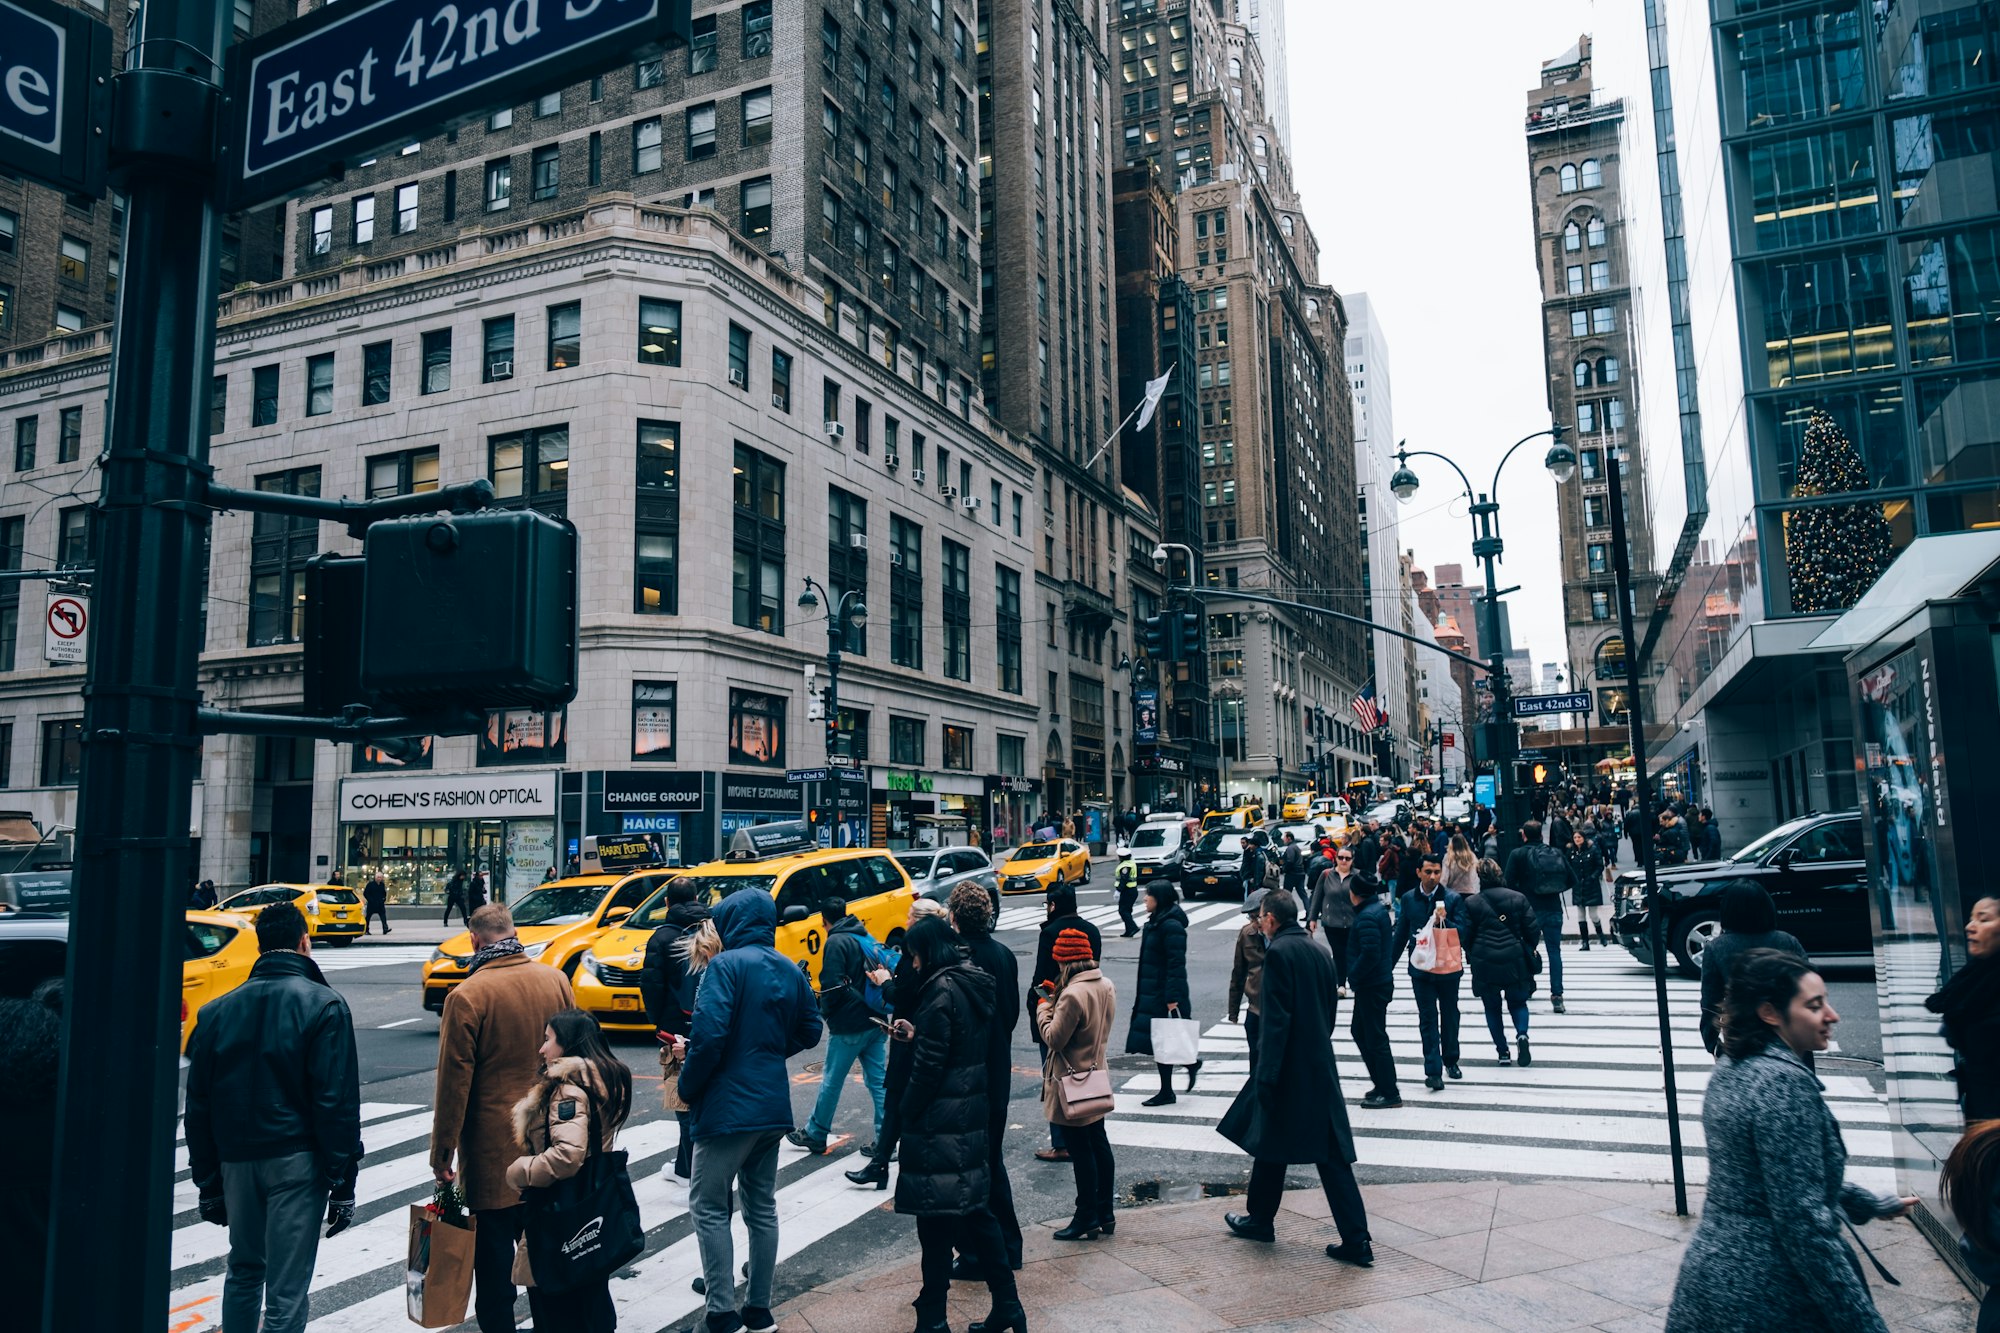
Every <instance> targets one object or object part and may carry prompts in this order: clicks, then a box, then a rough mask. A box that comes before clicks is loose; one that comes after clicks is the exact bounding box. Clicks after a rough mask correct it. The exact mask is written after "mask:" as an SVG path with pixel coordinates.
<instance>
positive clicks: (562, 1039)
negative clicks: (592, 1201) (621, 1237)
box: [507, 1009, 632, 1333]
mask: <svg viewBox="0 0 2000 1333" xmlns="http://www.w3.org/2000/svg"><path fill="white" fill-rule="evenodd" d="M631 1113H632V1071H631V1070H630V1069H627V1068H626V1067H625V1063H624V1061H622V1060H620V1059H619V1058H618V1057H617V1056H616V1055H614V1054H613V1053H612V1051H611V1048H610V1046H608V1045H606V1044H605V1041H604V1033H603V1031H602V1030H601V1029H599V1028H598V1026H597V1020H596V1019H594V1018H592V1017H591V1016H590V1015H589V1014H587V1013H585V1012H584V1011H583V1010H581V1009H565V1010H563V1011H562V1012H561V1013H559V1014H557V1015H556V1016H555V1017H553V1018H551V1019H550V1020H549V1022H548V1026H547V1027H546V1028H544V1029H543V1032H542V1069H541V1076H540V1077H539V1078H538V1079H537V1080H536V1081H535V1085H534V1086H533V1087H531V1088H529V1089H528V1094H527V1095H526V1096H525V1097H523V1098H521V1100H520V1101H518V1102H516V1103H515V1104H514V1137H515V1139H516V1140H517V1141H518V1142H519V1144H520V1147H521V1151H522V1155H521V1156H520V1157H517V1158H515V1159H514V1161H513V1163H512V1164H511V1165H510V1166H508V1168H507V1183H508V1185H510V1186H512V1187H513V1188H514V1189H517V1190H519V1189H534V1188H546V1187H548V1186H550V1185H553V1184H555V1183H556V1182H557V1181H559V1180H568V1179H569V1178H570V1177H571V1176H574V1175H575V1174H576V1173H577V1172H579V1171H581V1170H582V1169H583V1164H584V1162H585V1161H587V1160H588V1159H589V1157H590V1154H591V1153H593V1152H605V1151H608V1150H609V1149H610V1147H611V1144H612V1140H613V1139H615V1138H616V1137H617V1136H618V1128H619V1126H620V1125H623V1124H624V1123H625V1119H626V1117H627V1116H629V1115H630V1114H631ZM593 1140H594V1142H593ZM514 1281H515V1283H516V1284H518V1285H520V1286H523V1287H526V1288H527V1289H528V1306H529V1309H530V1310H532V1311H533V1313H534V1317H535V1327H536V1328H538V1329H546V1330H548V1333H611V1331H612V1330H613V1329H615V1328H617V1327H618V1312H617V1310H616V1309H614V1308H613V1307H612V1304H611V1280H610V1278H609V1276H606V1277H604V1278H601V1279H599V1280H598V1281H596V1282H592V1283H586V1284H584V1285H582V1286H580V1287H575V1288H572V1289H571V1290H569V1291H565V1292H562V1293H560V1294H557V1293H554V1292H545V1291H542V1290H541V1289H540V1288H538V1287H536V1286H535V1275H534V1272H533V1270H532V1269H530V1267H529V1265H528V1247H527V1246H526V1245H522V1246H520V1247H519V1248H518V1249H517V1250H516V1251H515V1253H514Z"/></svg>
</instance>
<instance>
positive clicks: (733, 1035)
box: [680, 889, 820, 1333]
mask: <svg viewBox="0 0 2000 1333" xmlns="http://www.w3.org/2000/svg"><path fill="white" fill-rule="evenodd" d="M712 919H713V921H714V922H715V929H716V931H717V933H719V934H720V935H721V936H722V952H721V953H719V954H717V955H716V956H715V958H714V959H713V960H712V961H711V962H710V963H709V965H708V967H707V968H706V969H705V970H704V971H703V972H702V975H701V984H700V988H699V990H697V992H696V994H695V1003H694V1014H693V1016H692V1017H691V1018H690V1019H689V1022H688V1035H687V1054H686V1057H685V1059H684V1060H683V1062H682V1065H681V1084H680V1090H681V1096H682V1097H683V1098H684V1099H685V1100H686V1101H687V1103H688V1105H689V1107H691V1108H692V1109H691V1110H690V1111H689V1113H688V1116H689V1128H690V1132H691V1133H692V1134H693V1135H694V1176H693V1178H692V1180H690V1182H689V1184H688V1212H689V1213H690V1214H691V1215H692V1217H693V1218H694V1234H695V1243H696V1244H697V1245H698V1246H699V1247H700V1249H701V1269H702V1277H703V1280H704V1282H705V1283H706V1285H707V1288H708V1291H707V1295H708V1329H709V1333H736V1330H738V1329H742V1328H745V1327H748V1328H750V1329H751V1330H753V1333H761V1331H762V1330H768V1329H771V1328H775V1327H776V1324H775V1323H774V1322H773V1320H772V1318H771V1279H772V1276H773V1273H774V1272H775V1270H776V1268H777V1266H778V1197H777V1191H778V1145H779V1144H781V1143H783V1142H784V1139H785V1135H787V1134H789V1133H790V1132H791V1131H792V1084H791V1078H790V1075H789V1074H788V1073H787V1071H786V1069H785V1061H787V1060H789V1059H790V1058H791V1057H792V1056H794V1055H797V1054H798V1053H799V1052H800V1051H804V1050H809V1049H811V1048H812V1047H814V1046H817V1045H818V1044H819V1037H820V1018H819V1005H818V1003H817V1002H816V1001H815V1000H814V999H813V992H812V986H811V984H810V983H809V982H808V981H807V980H806V974H805V973H804V971H802V970H801V969H800V968H799V966H798V965H797V964H795V963H793V962H792V961H791V960H790V959H788V958H786V957H785V956H784V955H783V954H781V953H779V952H778V951H777V949H776V948H775V947H773V945H774V942H775V940H776V939H777V934H778V907H777V904H776V903H775V902H774V901H772V898H771V894H770V892H769V890H764V889H740V890H738V891H737V892H735V893H732V894H730V895H729V896H728V897H727V898H724V899H723V900H722V901H721V902H720V903H718V904H717V905H716V907H715V910H714V913H713V915H712ZM732 1184H734V1185H735V1187H736V1191H737V1199H738V1202H739V1203H740V1205H741V1207H742V1209H743V1225H744V1227H745V1228H746V1229H747V1230H748V1231H749V1233H750V1285H749V1289H748V1290H747V1291H746V1292H745V1295H744V1302H743V1311H742V1314H741V1316H739V1315H738V1314H737V1309H736V1249H735V1245H734V1244H733V1243H732V1240H731V1237H730V1234H729V1191H730V1186H731V1185H732Z"/></svg>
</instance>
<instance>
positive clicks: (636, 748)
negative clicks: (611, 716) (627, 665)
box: [632, 680, 675, 760]
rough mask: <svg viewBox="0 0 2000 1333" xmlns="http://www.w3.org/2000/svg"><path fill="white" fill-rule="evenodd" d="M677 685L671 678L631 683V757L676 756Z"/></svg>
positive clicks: (666, 757) (669, 757)
mask: <svg viewBox="0 0 2000 1333" xmlns="http://www.w3.org/2000/svg"><path fill="white" fill-rule="evenodd" d="M674 694H675V687H674V684H673V682H671V681H646V680H640V681H634V682H633V683H632V757H633V758H634V759H661V760H671V759H672V758H673V757H674V709H675V698H674Z"/></svg>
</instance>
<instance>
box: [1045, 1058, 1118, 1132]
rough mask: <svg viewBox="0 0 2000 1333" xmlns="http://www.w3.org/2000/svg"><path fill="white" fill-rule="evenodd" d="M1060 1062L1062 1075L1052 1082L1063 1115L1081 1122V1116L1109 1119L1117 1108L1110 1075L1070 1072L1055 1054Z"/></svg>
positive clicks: (1104, 1071)
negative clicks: (1114, 1107)
mask: <svg viewBox="0 0 2000 1333" xmlns="http://www.w3.org/2000/svg"><path fill="white" fill-rule="evenodd" d="M1054 1054H1055V1057H1056V1059H1057V1060H1059V1061H1061V1062H1062V1066H1063V1072H1062V1074H1061V1075H1060V1076H1059V1077H1058V1078H1057V1079H1056V1100H1057V1101H1058V1102H1060V1103H1061V1104H1062V1109H1063V1114H1064V1115H1067V1116H1073V1117H1076V1118H1078V1119H1081V1118H1082V1117H1084V1116H1092V1115H1109V1114H1110V1113H1111V1108H1112V1107H1113V1106H1115V1105H1116V1104H1117V1098H1115V1097H1114V1096H1112V1094H1111V1071H1110V1070H1108V1069H1071V1068H1070V1067H1069V1061H1067V1060H1064V1059H1063V1057H1062V1054H1061V1053H1060V1052H1055V1053H1054Z"/></svg>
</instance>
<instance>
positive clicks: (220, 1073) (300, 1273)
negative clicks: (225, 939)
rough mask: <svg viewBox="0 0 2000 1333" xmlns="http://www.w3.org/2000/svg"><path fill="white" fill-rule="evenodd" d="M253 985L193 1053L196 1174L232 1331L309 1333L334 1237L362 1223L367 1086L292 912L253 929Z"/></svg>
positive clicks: (223, 1001)
mask: <svg viewBox="0 0 2000 1333" xmlns="http://www.w3.org/2000/svg"><path fill="white" fill-rule="evenodd" d="M257 948H258V951H259V952H260V954H261V955H262V956H261V957H259V958H258V960H257V963H256V965H255V966H254V967H252V968H251V969H250V979H249V980H247V981H245V982H244V983H243V984H242V985H241V986H239V987H237V988H236V989H235V990H233V991H231V992H229V993H228V994H227V995H224V996H221V997H220V998H218V999H214V1000H211V1001H209V1002H208V1003H207V1004H205V1005H203V1006H202V1007H201V1011H200V1014H199V1017H198V1021H197V1023H196V1025H195V1030H194V1035H193V1037H192V1038H191V1039H190V1041H189V1042H188V1080H187V1144H188V1167H189V1169H190V1173H191V1174H192V1176H193V1179H194V1183H195V1187H196V1188H197V1189H198V1190H199V1191H200V1192H201V1215H202V1217H203V1219H204V1220H206V1221H209V1222H214V1223H215V1224H217V1225H218V1226H227V1227H228V1228H229V1270H228V1277H227V1278H226V1279H225V1280H224V1283H223V1289H222V1322H223V1326H224V1327H225V1328H231V1329H235V1328H256V1327H257V1326H258V1316H259V1310H260V1307H261V1311H262V1317H263V1328H264V1333H301V1331H302V1330H303V1329H304V1328H305V1326H306V1319H307V1303H306V1293H307V1290H308V1288H309V1287H310V1286H311V1284H312V1275H313V1263H314V1260H315V1258H316V1257H317V1255H318V1253H319V1240H320V1237H319V1225H320V1217H321V1214H322V1212H324V1214H325V1219H326V1225H327V1232H326V1234H327V1235H328V1236H335V1235H338V1234H339V1233H340V1232H342V1231H345V1230H346V1229H347V1228H348V1227H349V1226H350V1225H351V1224H352V1223H353V1221H354V1178H355V1176H356V1174H357V1173H358V1172H359V1171H360V1169H361V1082H360V1072H359V1065H358V1063H357V1061H356V1058H355V1053H354V1019H353V1016H352V1015H350V1014H349V1013H348V1010H347V1001H346V1000H345V999H343V998H342V997H341V996H340V994H339V992H337V991H335V990H334V989H333V988H332V987H331V986H329V985H327V984H326V978H325V977H323V976H322V975H320V970H319V968H318V967H317V966H315V965H314V963H313V961H312V956H311V955H312V939H311V936H310V935H309V934H308V933H307V930H306V920H305V917H304V916H303V915H302V914H301V913H300V912H299V909H298V908H297V907H294V906H293V905H292V904H290V903H278V904H274V905H273V906H270V907H267V908H265V909H264V911H263V912H262V914H260V915H259V916H258V918H257Z"/></svg>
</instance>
